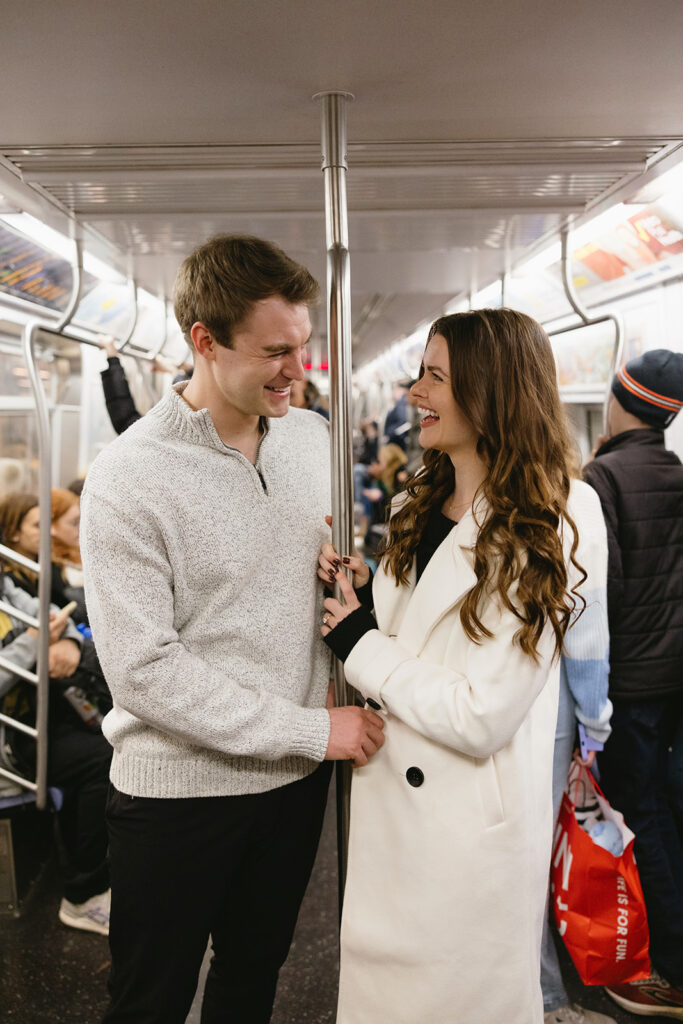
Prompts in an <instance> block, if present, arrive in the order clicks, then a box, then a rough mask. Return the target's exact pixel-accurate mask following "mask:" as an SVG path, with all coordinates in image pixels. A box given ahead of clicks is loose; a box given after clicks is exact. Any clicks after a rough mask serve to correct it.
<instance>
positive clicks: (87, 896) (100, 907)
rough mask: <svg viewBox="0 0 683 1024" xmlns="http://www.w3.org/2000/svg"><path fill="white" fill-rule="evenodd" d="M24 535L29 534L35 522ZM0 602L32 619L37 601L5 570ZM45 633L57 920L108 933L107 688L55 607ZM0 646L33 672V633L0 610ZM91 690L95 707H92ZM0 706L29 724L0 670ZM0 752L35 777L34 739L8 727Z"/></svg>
mask: <svg viewBox="0 0 683 1024" xmlns="http://www.w3.org/2000/svg"><path fill="white" fill-rule="evenodd" d="M24 529H25V530H26V529H27V527H25V528H24ZM30 529H31V530H32V531H35V529H36V527H35V524H34V525H32V526H31V527H30ZM13 546H16V544H15V545H13ZM0 596H1V597H2V600H3V601H4V602H6V603H7V604H8V605H10V606H11V607H12V608H13V609H16V610H17V611H20V612H23V613H24V614H27V615H31V616H33V617H35V618H38V615H39V609H38V598H37V597H31V596H30V595H29V594H28V593H26V591H25V590H24V589H22V588H21V587H19V586H17V585H16V583H15V582H14V579H13V578H12V577H11V576H10V575H9V574H8V573H6V572H4V571H1V572H0ZM49 629H50V647H49V674H50V692H49V711H48V745H47V749H48V764H47V779H48V784H49V785H50V786H58V787H59V788H60V789H62V790H63V791H64V804H63V808H62V810H61V811H60V814H59V820H60V825H61V838H62V847H63V850H62V852H63V854H64V863H63V867H64V870H65V879H64V898H63V899H62V901H61V903H60V906H59V919H60V921H61V922H62V923H63V924H66V925H68V926H69V927H71V928H78V929H80V930H82V931H90V932H99V933H100V934H101V935H107V934H108V932H109V900H110V896H109V869H108V865H107V833H106V827H105V820H104V808H105V802H106V797H107V790H108V786H109V765H110V762H111V754H112V751H111V747H110V746H109V744H108V743H107V741H106V740H105V738H104V736H103V735H102V731H101V728H100V722H101V720H102V713H104V712H106V711H108V710H109V708H110V707H111V704H110V703H109V704H107V701H106V687H104V689H103V690H100V685H102V686H104V681H103V679H101V677H100V678H99V679H98V678H97V673H96V672H94V671H93V670H92V668H91V667H90V666H88V665H86V664H84V657H83V654H82V646H83V643H84V641H83V638H82V637H81V636H80V634H79V632H78V630H77V629H76V626H75V624H74V623H73V621H72V620H71V619H70V618H68V617H67V616H66V615H65V614H64V613H63V612H61V611H60V609H59V608H58V607H56V606H55V605H52V608H51V615H50V627H49ZM0 646H1V648H2V653H3V656H4V657H6V658H8V659H9V660H10V661H12V662H13V664H15V665H17V666H18V667H19V668H23V669H28V670H33V669H35V663H36V659H37V656H38V634H37V632H36V630H35V629H33V628H31V627H28V626H26V624H25V623H24V622H22V621H21V620H20V619H18V618H15V617H14V616H13V615H12V614H7V613H6V612H4V611H3V612H0ZM96 691H97V696H98V697H99V698H100V702H101V703H100V706H99V707H98V706H97V705H96V704H95V703H94V701H95V700H96V696H95V693H96ZM0 708H1V709H2V712H3V714H5V715H9V716H10V717H12V718H15V719H17V720H18V721H20V722H24V723H25V724H30V725H34V724H35V721H36V690H35V687H34V686H33V684H31V683H27V682H26V681H24V680H22V679H21V677H20V676H18V675H17V674H16V673H14V672H12V671H10V670H9V669H7V668H4V667H1V666H0ZM2 747H3V754H4V756H5V757H6V758H8V760H9V764H10V766H11V767H12V769H13V770H14V771H15V772H18V773H19V774H22V775H24V776H25V777H31V776H33V775H34V774H35V741H34V740H33V738H32V737H31V736H27V735H26V734H25V733H22V732H20V731H18V730H16V729H12V728H9V729H7V730H6V732H5V735H4V739H3V744H2Z"/></svg>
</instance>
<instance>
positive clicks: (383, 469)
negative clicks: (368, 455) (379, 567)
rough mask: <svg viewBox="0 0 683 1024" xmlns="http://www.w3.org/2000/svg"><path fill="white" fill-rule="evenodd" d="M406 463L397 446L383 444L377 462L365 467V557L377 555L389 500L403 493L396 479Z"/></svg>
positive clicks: (400, 482) (399, 482) (404, 456)
mask: <svg viewBox="0 0 683 1024" xmlns="http://www.w3.org/2000/svg"><path fill="white" fill-rule="evenodd" d="M406 461H407V460H406V453H405V452H404V451H403V449H402V448H399V446H398V445H397V444H384V445H382V447H381V448H380V449H379V452H378V455H377V462H373V463H372V464H371V465H370V466H369V467H368V472H367V475H366V484H367V485H368V486H366V488H365V489H364V491H363V507H364V510H365V512H366V515H367V516H368V520H367V523H368V526H367V530H366V532H365V540H364V546H365V552H366V554H369V555H371V556H374V555H375V554H376V553H377V549H378V547H379V544H380V542H381V540H382V538H383V537H384V536H385V534H386V532H387V524H386V518H387V509H388V507H389V504H390V503H391V499H392V498H393V497H394V495H395V494H397V493H398V492H399V491H401V490H403V485H404V482H405V481H401V480H400V479H399V477H400V474H401V470H402V469H403V467H404V466H405V464H406Z"/></svg>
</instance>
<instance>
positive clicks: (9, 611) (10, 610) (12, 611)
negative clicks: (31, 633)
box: [0, 601, 40, 629]
mask: <svg viewBox="0 0 683 1024" xmlns="http://www.w3.org/2000/svg"><path fill="white" fill-rule="evenodd" d="M0 612H5V614H6V615H9V617H10V618H12V619H19V622H25V623H26V625H27V626H31V627H32V628H33V629H40V623H39V622H38V619H36V618H35V616H33V615H27V613H26V612H22V611H21V610H20V609H19V608H15V607H14V605H13V604H8V602H7V601H0Z"/></svg>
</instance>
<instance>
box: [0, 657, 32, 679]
mask: <svg viewBox="0 0 683 1024" xmlns="http://www.w3.org/2000/svg"><path fill="white" fill-rule="evenodd" d="M0 668H6V669H7V671H8V672H11V673H12V675H15V676H19V677H20V678H21V679H25V680H26V682H27V683H33V685H34V686H37V685H38V676H37V675H36V674H35V672H29V670H28V669H27V668H22V667H21V665H15V664H14V662H13V661H10V660H9V658H5V657H4V655H1V654H0Z"/></svg>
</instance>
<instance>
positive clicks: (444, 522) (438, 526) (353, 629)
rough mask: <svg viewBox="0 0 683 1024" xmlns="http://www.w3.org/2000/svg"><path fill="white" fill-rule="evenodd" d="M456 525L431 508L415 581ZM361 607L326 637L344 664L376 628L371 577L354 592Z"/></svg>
mask: <svg viewBox="0 0 683 1024" xmlns="http://www.w3.org/2000/svg"><path fill="white" fill-rule="evenodd" d="M455 525H456V524H455V523H454V521H453V520H452V519H449V518H448V516H445V515H444V514H443V512H442V511H441V509H437V508H435V509H432V511H431V512H430V513H429V516H428V518H427V522H426V524H425V528H424V530H423V531H422V536H421V537H420V541H419V543H418V545H417V550H416V552H415V569H416V573H417V579H418V580H419V579H420V577H421V576H422V573H423V572H424V571H425V569H426V568H427V565H428V564H429V560H430V559H431V557H432V555H433V554H434V552H435V551H436V549H437V548H438V547H439V546H440V545H441V544H442V543H443V541H444V540H445V539H446V537H447V536H448V534H449V533H450V532H451V530H452V529H453V527H454V526H455ZM356 596H357V597H358V599H359V600H360V602H361V607H360V608H356V610H355V611H353V612H351V614H350V615H347V617H346V618H345V619H342V621H341V622H340V623H339V625H338V626H335V628H334V629H333V630H331V631H330V632H329V633H328V634H327V636H326V637H325V643H326V644H327V646H328V647H329V648H330V650H331V651H332V652H333V654H335V655H336V656H337V657H338V658H339V660H340V661H346V659H347V658H348V656H349V654H350V653H351V651H352V650H353V648H354V647H355V646H356V644H357V643H358V641H359V640H360V639H361V637H362V636H365V634H366V633H367V632H369V630H371V629H377V623H376V622H375V618H374V616H373V614H372V577H370V581H369V582H368V583H366V584H365V586H364V587H361V588H360V589H359V590H357V591H356Z"/></svg>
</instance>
